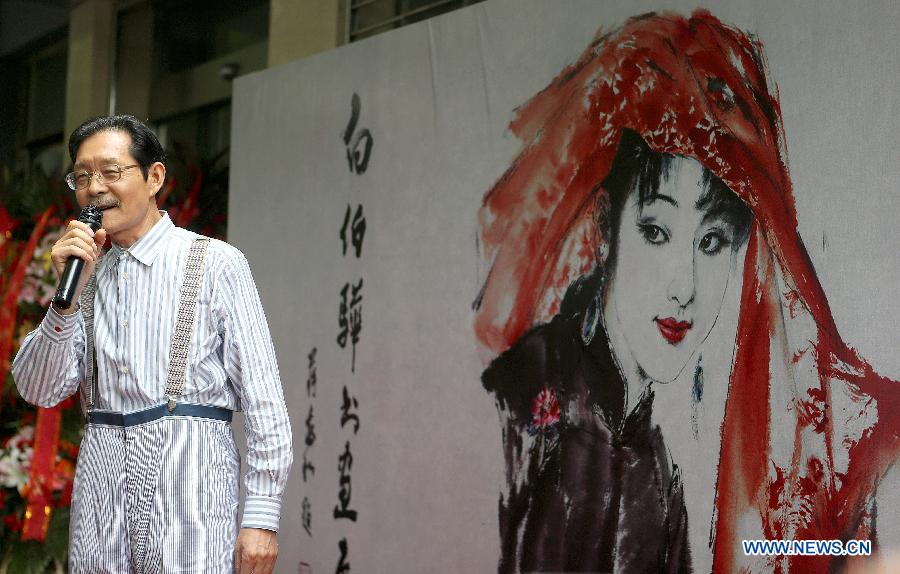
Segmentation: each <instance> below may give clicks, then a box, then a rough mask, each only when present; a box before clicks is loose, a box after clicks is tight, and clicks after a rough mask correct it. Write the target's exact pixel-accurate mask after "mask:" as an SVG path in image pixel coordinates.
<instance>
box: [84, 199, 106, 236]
mask: <svg viewBox="0 0 900 574" xmlns="http://www.w3.org/2000/svg"><path fill="white" fill-rule="evenodd" d="M78 221H80V222H82V223H85V224H87V225H88V226H90V228H91V229H93V230H94V231H97V230H98V229H100V228H101V227H103V212H102V211H101V210H100V208H99V207H97V206H96V205H87V206H85V207H84V209H82V210H81V213H79V214H78Z"/></svg>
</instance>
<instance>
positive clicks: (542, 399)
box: [474, 10, 898, 572]
mask: <svg viewBox="0 0 900 574" xmlns="http://www.w3.org/2000/svg"><path fill="white" fill-rule="evenodd" d="M510 130H511V132H512V133H514V134H515V135H516V136H517V137H518V138H519V140H520V141H521V152H520V153H519V154H518V156H517V157H515V159H514V161H513V162H512V164H511V165H510V167H509V168H508V170H507V171H506V172H505V173H504V174H503V175H502V177H500V178H499V180H498V181H497V182H496V183H495V184H494V185H493V186H492V187H491V188H490V189H489V190H488V191H487V193H486V194H485V195H484V198H483V202H482V205H481V208H480V211H479V229H480V240H481V241H480V246H481V249H482V255H483V257H484V259H485V261H486V265H487V266H488V268H489V272H488V274H487V278H486V280H485V282H484V284H483V286H482V289H481V291H480V293H479V294H478V298H477V300H476V302H475V305H474V307H475V309H476V311H475V313H476V316H475V323H474V324H475V334H476V337H477V341H478V343H479V345H480V346H481V347H482V351H483V353H482V355H483V356H485V357H488V360H487V361H486V365H487V366H486V368H485V370H484V372H483V375H482V384H483V386H484V389H485V390H486V391H487V392H488V393H489V395H490V396H491V397H493V399H494V401H495V404H496V408H497V411H498V413H499V416H500V423H501V434H502V455H503V457H504V462H505V469H506V473H505V480H504V481H503V483H502V488H501V494H500V497H499V511H498V516H499V518H498V524H499V535H500V546H501V548H500V556H499V561H498V565H499V568H498V569H499V571H500V572H561V571H566V572H582V571H590V572H689V571H693V570H694V567H695V566H696V565H702V567H697V571H704V570H705V571H709V570H710V567H712V569H713V570H714V571H716V572H720V571H721V572H732V571H753V572H756V571H759V572H771V571H780V572H787V571H790V572H819V571H831V569H833V568H841V567H842V566H846V560H848V557H845V556H839V557H835V556H830V555H815V556H809V555H794V556H791V555H781V556H754V555H752V554H750V555H748V553H747V551H746V549H743V551H742V546H741V541H742V540H747V539H765V540H824V541H841V543H847V542H849V541H854V540H874V541H876V544H877V535H878V532H877V528H876V520H875V518H876V514H877V509H878V505H877V502H878V501H877V495H876V493H877V488H878V483H879V480H880V479H881V478H882V477H883V476H884V474H885V473H886V472H887V471H888V469H889V468H890V465H891V464H892V463H893V461H894V460H895V459H896V456H897V454H898V441H897V436H898V435H897V432H898V427H897V419H896V417H887V416H884V413H891V412H896V408H897V407H898V393H897V383H896V382H895V381H892V380H889V379H886V378H884V377H882V376H880V375H879V374H878V373H876V372H875V371H874V370H873V368H872V367H871V366H870V365H869V364H868V363H867V362H866V361H865V360H863V359H862V358H860V356H859V355H858V353H857V352H856V351H855V350H854V349H853V348H852V347H850V346H848V345H847V344H846V343H845V342H844V341H843V340H842V338H841V336H840V334H839V333H838V330H837V328H836V325H835V322H834V319H833V317H832V312H831V310H830V308H829V303H828V300H827V298H826V296H825V293H824V291H823V289H822V287H821V285H820V282H819V280H818V278H817V275H816V271H815V269H814V267H813V265H812V263H811V259H810V257H809V255H808V253H807V249H806V247H805V245H804V242H803V240H802V239H801V236H800V234H799V233H798V224H797V213H796V205H795V201H794V198H793V193H792V180H791V176H790V174H789V170H788V165H789V161H788V151H789V150H788V149H787V146H786V140H785V133H784V126H783V122H782V114H781V104H780V101H779V94H778V90H777V87H776V86H775V85H774V83H773V82H772V80H771V78H770V74H769V70H768V63H767V60H766V56H765V50H764V46H763V44H762V41H761V40H760V39H759V38H757V37H755V36H753V35H750V34H748V33H746V32H744V31H742V30H740V29H738V28H736V27H734V26H731V25H729V24H727V23H724V22H722V21H720V20H719V19H718V18H717V17H716V16H714V15H713V14H711V13H710V12H709V11H706V10H696V11H694V12H693V13H692V14H690V15H689V16H682V15H679V14H675V13H672V12H655V13H648V14H644V15H639V16H635V17H632V18H630V19H628V20H627V22H626V23H625V24H624V25H622V26H621V27H619V28H617V29H612V30H609V31H607V30H604V29H601V30H600V31H599V32H598V33H597V35H596V37H595V38H594V40H593V41H592V42H590V44H589V45H588V46H586V47H585V49H584V52H583V53H582V54H581V56H580V57H579V58H578V59H577V61H575V62H574V63H572V64H571V65H568V66H566V67H565V68H564V69H562V70H560V71H559V73H558V75H557V76H556V77H555V78H554V79H553V80H552V81H551V82H550V83H549V85H547V86H546V87H545V88H544V89H542V90H541V91H540V92H538V93H537V94H536V95H534V96H533V97H532V98H531V99H530V100H528V101H527V102H525V103H524V104H523V105H522V106H521V107H519V108H518V109H517V110H516V111H515V116H514V119H513V120H512V123H511V124H510ZM729 287H731V288H732V290H735V292H736V293H737V294H738V295H737V296H736V297H732V298H729V297H726V292H728V290H729ZM726 315H730V316H736V329H735V330H733V331H732V332H731V333H730V334H729V335H730V340H731V344H730V345H724V346H723V345H722V344H719V345H713V344H711V343H710V341H709V338H710V336H711V333H712V332H713V331H714V326H715V325H716V323H717V321H718V320H719V319H720V317H722V316H726ZM713 348H715V352H711V351H710V349H713ZM711 366H716V367H717V368H714V369H711V368H710V367H711ZM711 370H712V371H715V372H718V373H720V375H721V374H723V373H724V374H725V375H726V376H724V377H722V376H719V377H711V376H710V374H709V373H710V371H711ZM711 390H712V392H710V391H711ZM673 393H674V394H678V395H680V396H682V397H688V399H687V401H686V402H685V403H684V404H685V405H686V406H687V408H685V409H683V410H681V411H680V416H678V417H674V418H673V417H671V416H669V417H665V416H662V417H661V416H660V415H659V413H660V411H665V410H667V409H671V408H672V404H671V403H669V401H668V397H670V396H672V395H673ZM701 419H703V420H704V421H706V424H704V425H701V424H700V421H701ZM701 426H703V427H704V428H706V429H708V430H707V432H706V433H705V436H703V437H701V436H700V434H701ZM671 437H676V440H677V441H682V442H683V441H688V442H690V441H695V442H698V443H699V442H700V441H701V438H702V440H703V441H704V444H705V445H706V446H705V452H706V456H705V457H704V458H705V459H706V460H702V461H700V460H690V459H688V460H685V459H679V458H678V457H677V456H676V454H675V451H674V450H673V449H672V448H670V444H671V443H672V442H673V441H672V440H671ZM498 454H499V453H498ZM685 467H690V468H691V475H692V476H693V477H696V476H697V475H698V474H706V475H707V476H706V478H705V482H706V483H708V484H714V485H715V488H714V491H711V492H709V493H708V494H707V498H708V499H709V501H710V503H711V504H706V505H704V504H703V503H702V502H699V500H698V499H699V497H697V496H694V497H693V498H691V497H686V496H685V481H686V480H690V479H688V478H687V477H686V476H685V474H684V472H683V469H684V468H685ZM888 510H889V511H891V510H892V509H891V508H888ZM892 511H893V512H896V510H895V509H893V510H892ZM698 542H699V543H698Z"/></svg>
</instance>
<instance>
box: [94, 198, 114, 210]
mask: <svg viewBox="0 0 900 574" xmlns="http://www.w3.org/2000/svg"><path fill="white" fill-rule="evenodd" d="M91 205H93V206H94V207H96V208H97V209H99V210H101V211H103V210H104V209H110V208H112V207H119V200H118V199H116V198H115V197H110V198H105V197H101V198H98V199H96V200H94V201H92V202H91Z"/></svg>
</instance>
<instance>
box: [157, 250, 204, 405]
mask: <svg viewBox="0 0 900 574" xmlns="http://www.w3.org/2000/svg"><path fill="white" fill-rule="evenodd" d="M207 247H209V238H207V237H201V238H197V239H195V240H194V241H193V242H192V243H191V250H190V252H189V253H188V259H187V264H186V265H185V267H184V282H183V283H182V284H181V299H180V300H179V301H178V318H177V319H176V320H175V332H174V333H173V334H172V344H171V346H170V348H169V372H168V375H167V376H166V399H168V403H167V405H166V406H167V408H168V409H169V410H170V411H172V410H174V409H175V404H176V401H177V400H178V397H180V396H181V393H182V391H184V381H185V375H186V371H187V359H188V353H189V352H190V350H191V339H192V338H193V335H194V317H195V315H196V308H197V299H198V298H199V297H200V286H201V284H202V283H203V269H204V267H205V266H206V248H207Z"/></svg>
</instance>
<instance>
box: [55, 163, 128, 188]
mask: <svg viewBox="0 0 900 574" xmlns="http://www.w3.org/2000/svg"><path fill="white" fill-rule="evenodd" d="M139 165H140V164H137V163H135V164H132V165H119V164H115V163H113V164H110V165H105V166H103V167H101V168H100V171H79V172H74V171H70V172H69V173H67V174H66V183H67V184H68V185H69V189H71V190H72V191H80V190H84V189H87V188H88V186H90V185H91V179H92V178H93V177H94V176H97V183H99V184H100V185H109V184H110V183H115V182H117V181H119V180H120V179H122V172H123V171H125V170H126V169H131V168H133V167H138V166H139Z"/></svg>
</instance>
